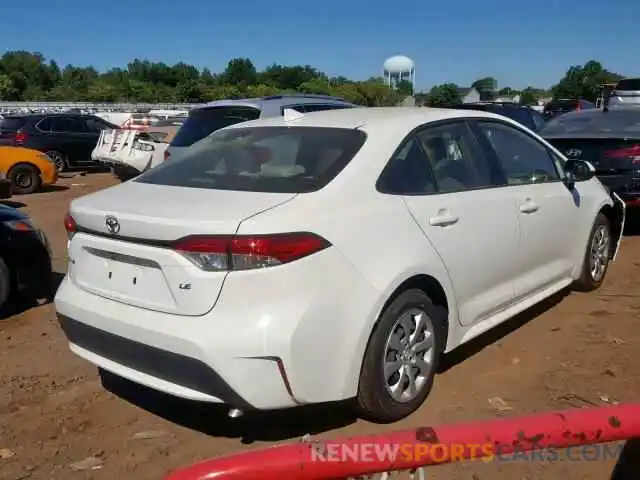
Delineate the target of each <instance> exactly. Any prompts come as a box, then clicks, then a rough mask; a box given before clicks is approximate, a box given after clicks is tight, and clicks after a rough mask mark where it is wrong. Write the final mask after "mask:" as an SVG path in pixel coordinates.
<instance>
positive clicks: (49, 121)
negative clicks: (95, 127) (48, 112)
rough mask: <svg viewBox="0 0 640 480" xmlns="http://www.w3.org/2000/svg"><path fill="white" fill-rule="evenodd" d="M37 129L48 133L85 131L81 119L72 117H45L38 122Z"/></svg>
mask: <svg viewBox="0 0 640 480" xmlns="http://www.w3.org/2000/svg"><path fill="white" fill-rule="evenodd" d="M38 129H39V130H41V131H43V132H50V133H85V129H84V123H83V122H82V120H80V119H79V118H74V117H47V118H44V119H42V120H41V121H40V122H39V123H38Z"/></svg>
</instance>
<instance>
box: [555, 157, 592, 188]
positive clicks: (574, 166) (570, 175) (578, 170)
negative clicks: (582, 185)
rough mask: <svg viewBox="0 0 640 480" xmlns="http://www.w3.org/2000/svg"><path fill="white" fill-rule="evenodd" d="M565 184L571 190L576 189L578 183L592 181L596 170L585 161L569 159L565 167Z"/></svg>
mask: <svg viewBox="0 0 640 480" xmlns="http://www.w3.org/2000/svg"><path fill="white" fill-rule="evenodd" d="M564 174H565V176H564V180H563V181H564V183H565V185H566V186H567V187H568V188H569V189H573V188H574V187H575V184H576V182H586V181H587V180H591V179H592V178H593V177H594V176H595V174H596V169H595V168H594V167H593V165H591V164H590V163H589V162H587V161H585V160H576V159H569V160H567V162H566V163H565V165H564Z"/></svg>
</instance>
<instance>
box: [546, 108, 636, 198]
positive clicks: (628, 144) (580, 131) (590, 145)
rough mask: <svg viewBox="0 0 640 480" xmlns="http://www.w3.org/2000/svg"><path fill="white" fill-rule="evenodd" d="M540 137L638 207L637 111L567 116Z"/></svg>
mask: <svg viewBox="0 0 640 480" xmlns="http://www.w3.org/2000/svg"><path fill="white" fill-rule="evenodd" d="M541 135H542V136H543V137H544V138H545V139H547V141H549V142H551V143H552V144H553V145H554V146H555V147H556V148H558V149H559V150H560V151H561V152H563V153H564V154H565V155H566V156H567V157H568V158H575V159H580V160H584V161H587V162H589V163H590V164H591V165H592V166H593V167H594V169H595V171H596V175H597V177H598V178H599V179H600V181H602V183H603V184H604V185H606V186H607V187H608V188H609V189H611V190H612V191H614V192H616V193H617V194H618V195H619V196H620V197H621V198H622V199H623V200H624V201H625V202H626V204H627V205H629V206H639V205H640V109H637V108H633V107H631V108H629V107H627V108H622V107H620V108H616V109H613V110H609V111H605V110H585V111H580V112H573V113H567V114H566V115H563V116H562V117H558V118H556V119H554V120H552V121H551V122H549V123H548V125H547V126H546V127H545V128H544V129H543V130H542V132H541Z"/></svg>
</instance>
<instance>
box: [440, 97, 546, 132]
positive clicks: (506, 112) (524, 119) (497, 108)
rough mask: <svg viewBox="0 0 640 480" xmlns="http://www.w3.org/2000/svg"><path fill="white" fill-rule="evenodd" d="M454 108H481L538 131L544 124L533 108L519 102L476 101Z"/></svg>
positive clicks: (454, 106)
mask: <svg viewBox="0 0 640 480" xmlns="http://www.w3.org/2000/svg"><path fill="white" fill-rule="evenodd" d="M451 108H455V109H456V110H482V111H484V112H490V113H495V114H497V115H502V116H504V117H507V118H510V119H511V120H515V121H516V122H518V123H520V124H522V125H524V126H525V127H527V128H528V129H529V130H533V131H534V132H537V131H539V130H540V129H541V128H542V127H543V126H544V125H545V124H546V122H545V120H544V118H543V117H542V115H540V114H539V113H538V112H536V111H535V110H534V109H533V108H531V107H528V106H526V105H520V104H519V103H509V102H476V103H463V104H460V105H453V106H451Z"/></svg>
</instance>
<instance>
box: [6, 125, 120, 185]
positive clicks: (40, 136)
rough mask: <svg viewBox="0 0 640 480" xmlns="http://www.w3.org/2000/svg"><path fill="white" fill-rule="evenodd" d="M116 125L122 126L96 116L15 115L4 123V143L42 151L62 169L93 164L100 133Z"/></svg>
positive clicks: (59, 169)
mask: <svg viewBox="0 0 640 480" xmlns="http://www.w3.org/2000/svg"><path fill="white" fill-rule="evenodd" d="M112 128H118V127H117V126H115V125H113V124H111V123H109V122H107V121H106V120H103V119H101V118H99V117H96V116H94V115H81V114H74V113H37V114H27V115H11V116H7V117H6V118H5V119H4V120H3V121H2V123H1V124H0V145H10V146H21V147H27V148H32V149H34V150H39V151H40V152H42V153H45V154H46V155H48V156H49V158H51V160H53V162H54V163H55V165H56V167H57V169H58V171H59V172H61V171H63V170H67V169H69V168H74V167H81V166H86V165H89V164H91V163H92V160H91V151H92V150H93V147H95V145H96V142H97V141H98V136H99V135H100V132H101V131H102V130H106V129H112Z"/></svg>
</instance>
